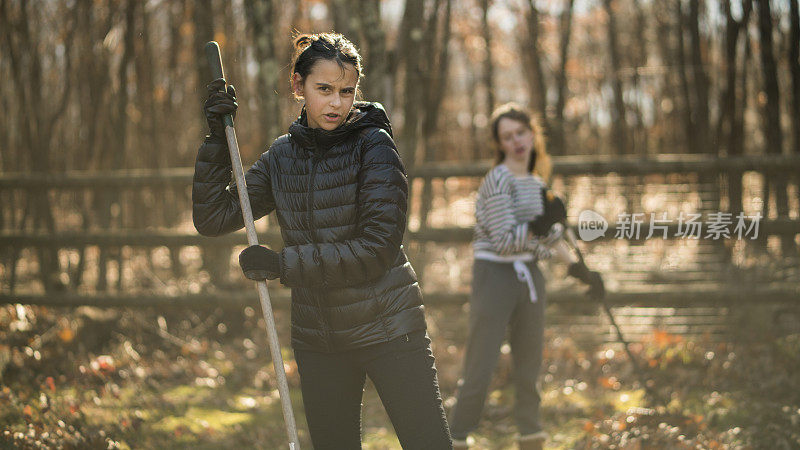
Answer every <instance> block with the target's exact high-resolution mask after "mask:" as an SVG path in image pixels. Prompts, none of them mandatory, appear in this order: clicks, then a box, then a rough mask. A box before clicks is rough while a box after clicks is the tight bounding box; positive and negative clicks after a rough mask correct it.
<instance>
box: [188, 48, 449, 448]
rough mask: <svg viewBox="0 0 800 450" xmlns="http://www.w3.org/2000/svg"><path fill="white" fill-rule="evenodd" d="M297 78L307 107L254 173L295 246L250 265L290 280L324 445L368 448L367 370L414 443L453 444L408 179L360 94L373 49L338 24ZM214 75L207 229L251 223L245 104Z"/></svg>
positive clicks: (263, 204)
mask: <svg viewBox="0 0 800 450" xmlns="http://www.w3.org/2000/svg"><path fill="white" fill-rule="evenodd" d="M295 47H296V49H297V51H296V56H295V60H294V64H293V71H292V72H293V73H292V77H291V87H292V91H293V92H294V94H295V95H296V96H297V97H298V98H303V100H304V101H305V105H304V106H303V110H302V112H301V114H300V117H299V118H298V119H297V120H296V121H295V122H294V123H293V124H292V125H291V126H290V127H289V133H288V134H286V135H283V136H281V137H279V138H278V139H277V140H275V142H274V143H273V144H272V145H271V146H270V148H269V150H268V151H267V152H265V153H263V154H262V155H261V157H260V158H259V159H258V161H257V162H256V163H255V164H254V165H253V167H252V168H251V169H250V170H249V171H248V172H247V174H246V181H247V188H248V194H249V197H250V202H251V204H252V208H253V216H254V218H256V219H258V218H260V217H262V216H264V215H266V214H268V213H269V212H271V211H273V210H274V211H276V216H277V219H278V223H279V225H280V228H281V235H282V237H283V240H284V248H283V250H281V251H280V252H275V251H273V250H270V249H268V248H266V247H263V246H252V247H249V248H247V249H246V250H244V251H243V252H242V254H241V255H240V264H241V265H242V269H243V270H244V273H245V276H247V277H248V278H251V279H256V280H257V279H262V280H263V279H265V278H267V279H275V278H279V279H280V281H281V283H283V284H284V285H286V286H289V287H291V289H292V347H293V348H294V352H295V359H296V361H297V367H298V372H299V373H300V382H301V388H302V392H303V403H304V406H305V413H306V419H307V421H308V426H309V430H310V434H311V440H312V441H313V444H314V448H316V449H322V448H333V449H349V448H360V445H361V444H360V442H361V441H360V431H361V428H360V417H361V397H362V392H363V388H364V382H365V377H366V376H367V375H369V377H370V379H371V380H372V382H373V383H374V384H375V387H376V389H377V391H378V394H379V395H380V397H381V400H382V401H383V404H384V406H385V407H386V410H387V412H388V414H389V418H390V419H391V420H392V424H393V425H394V427H395V431H396V432H397V435H398V438H399V440H400V443H401V444H402V445H403V447H404V448H430V449H440V448H451V442H450V435H449V431H448V429H447V422H446V419H445V417H444V410H443V408H442V401H441V396H440V394H439V387H438V383H437V379H436V369H435V367H434V358H433V354H432V353H431V350H430V340H429V339H428V338H427V336H426V334H425V319H424V315H423V307H422V295H421V292H420V289H419V285H418V283H417V278H416V274H415V273H414V270H413V269H412V268H411V265H410V264H409V262H408V259H407V258H406V255H405V252H404V251H403V248H402V245H401V243H402V240H403V233H404V231H405V224H406V210H407V206H408V198H407V195H408V181H407V179H406V174H405V169H404V168H403V165H402V163H401V162H400V158H399V156H398V153H397V149H396V147H395V144H394V141H393V140H392V129H391V125H390V123H389V119H388V118H387V116H386V113H385V111H384V110H383V107H382V106H381V105H380V104H379V103H367V102H355V101H354V100H355V96H356V92H357V89H358V81H359V78H360V75H361V72H362V68H361V57H360V56H359V54H358V52H357V51H356V50H355V48H354V46H353V45H352V44H351V43H350V42H349V41H348V40H347V39H345V38H344V37H342V36H341V35H338V34H319V35H303V36H300V37H298V38H297V39H296V40H295ZM223 87H224V81H223V80H216V81H214V82H213V83H212V84H211V85H209V97H208V100H207V101H206V104H205V113H206V117H207V118H208V122H209V126H210V128H211V133H210V135H209V136H207V137H206V140H205V142H204V143H203V145H202V146H201V147H200V150H199V153H198V156H197V163H196V165H195V176H194V186H193V192H192V199H193V204H194V209H193V217H194V224H195V227H196V228H197V230H198V231H199V232H200V233H201V234H203V235H206V236H218V235H220V234H224V233H229V232H231V231H234V230H237V229H240V228H242V227H243V226H244V224H243V219H242V212H241V209H240V206H239V202H238V200H237V194H236V192H235V184H231V169H230V166H231V163H230V159H229V157H228V149H227V144H226V141H225V133H224V125H223V124H222V120H221V117H222V115H224V114H231V113H233V112H235V110H236V101H235V100H236V98H235V92H234V91H233V90H232V89H231V88H230V87H229V88H228V90H227V91H222V90H221V89H222V88H223Z"/></svg>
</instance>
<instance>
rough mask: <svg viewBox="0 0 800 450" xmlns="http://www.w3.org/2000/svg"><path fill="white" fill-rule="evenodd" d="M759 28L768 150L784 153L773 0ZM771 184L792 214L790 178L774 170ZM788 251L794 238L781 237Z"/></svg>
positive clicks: (781, 206)
mask: <svg viewBox="0 0 800 450" xmlns="http://www.w3.org/2000/svg"><path fill="white" fill-rule="evenodd" d="M758 31H759V39H760V46H759V48H760V49H761V72H762V76H763V80H764V93H765V94H766V103H765V105H764V115H763V119H764V135H765V137H766V145H767V148H766V151H767V153H769V154H773V155H780V154H782V153H783V134H782V133H781V113H780V91H779V87H778V69H777V64H776V62H775V55H774V53H773V43H772V12H771V10H770V4H769V0H758ZM769 184H770V186H771V188H772V190H774V191H775V204H776V208H777V213H778V217H787V216H788V214H789V198H788V194H787V190H786V187H787V186H786V178H785V177H784V176H783V175H782V174H774V175H773V179H772V180H770V183H769ZM781 242H782V246H781V247H782V249H783V251H784V254H787V253H789V252H791V249H792V247H793V246H794V244H793V240H792V239H789V238H788V237H784V238H783V239H781Z"/></svg>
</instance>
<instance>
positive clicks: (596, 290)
mask: <svg viewBox="0 0 800 450" xmlns="http://www.w3.org/2000/svg"><path fill="white" fill-rule="evenodd" d="M567 273H568V274H569V275H570V276H573V277H575V278H577V279H579V280H580V281H582V282H583V283H585V284H587V285H588V286H589V290H588V291H586V295H588V296H590V297H594V298H603V297H605V296H606V288H605V285H604V284H603V277H601V276H600V273H599V272H595V271H593V270H589V268H588V267H586V263H584V262H583V261H580V262H576V263H572V264H570V265H569V269H568V270H567Z"/></svg>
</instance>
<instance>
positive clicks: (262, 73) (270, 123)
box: [245, 0, 283, 148]
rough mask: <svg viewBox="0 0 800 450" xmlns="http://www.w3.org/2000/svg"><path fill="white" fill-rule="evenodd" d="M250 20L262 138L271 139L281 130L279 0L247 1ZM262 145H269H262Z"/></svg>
mask: <svg viewBox="0 0 800 450" xmlns="http://www.w3.org/2000/svg"><path fill="white" fill-rule="evenodd" d="M245 8H247V23H248V26H249V31H250V35H251V36H252V42H253V53H254V56H255V61H256V64H257V65H258V72H257V74H256V78H257V80H258V82H257V84H256V92H257V94H256V97H257V98H258V100H259V102H258V103H259V104H260V105H261V108H260V111H259V119H260V120H259V123H260V124H262V125H263V130H262V131H263V133H262V136H261V141H262V142H263V141H264V140H265V139H266V142H270V140H271V139H274V138H275V137H276V136H278V135H280V134H281V130H282V129H283V127H282V124H281V119H282V117H283V116H282V115H281V108H280V103H279V99H278V92H279V90H278V89H279V86H278V85H279V83H280V80H279V79H278V76H279V75H280V63H279V62H278V57H277V52H276V45H275V34H274V29H275V26H276V20H275V16H276V14H275V2H274V1H273V0H255V1H251V2H246V3H245ZM261 147H262V148H264V147H265V145H261Z"/></svg>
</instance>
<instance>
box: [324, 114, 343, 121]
mask: <svg viewBox="0 0 800 450" xmlns="http://www.w3.org/2000/svg"><path fill="white" fill-rule="evenodd" d="M324 116H325V118H326V119H328V121H329V122H336V121H337V120H339V114H325V115H324Z"/></svg>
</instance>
